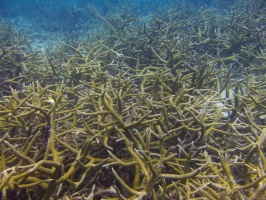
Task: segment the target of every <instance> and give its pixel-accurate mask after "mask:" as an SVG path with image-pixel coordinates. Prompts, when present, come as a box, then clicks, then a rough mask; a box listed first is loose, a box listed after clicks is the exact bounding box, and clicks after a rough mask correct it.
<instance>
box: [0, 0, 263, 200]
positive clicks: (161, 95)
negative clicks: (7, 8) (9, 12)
mask: <svg viewBox="0 0 266 200" xmlns="http://www.w3.org/2000/svg"><path fill="white" fill-rule="evenodd" d="M248 5H249V4H247V5H246V6H248ZM212 12H213V11H212V10H211V9H206V10H204V9H203V10H200V11H199V12H198V13H195V14H194V15H192V16H190V15H191V12H190V10H186V8H183V10H181V11H180V12H170V13H167V14H166V15H165V16H163V17H161V18H160V17H159V16H158V17H155V16H153V17H151V19H150V22H148V23H146V24H145V25H144V26H143V24H142V25H139V27H138V28H136V27H135V24H134V23H128V26H127V27H126V28H124V32H123V36H121V35H119V34H116V35H112V34H111V35H106V36H101V35H100V36H95V37H94V38H93V39H92V40H91V41H90V42H89V43H88V44H84V43H79V42H77V43H72V44H66V43H61V44H60V47H59V48H58V49H56V50H54V51H52V52H49V55H47V56H45V57H43V58H42V57H41V55H40V54H39V52H38V51H36V52H31V50H30V46H29V45H27V44H28V43H27V40H25V39H24V37H22V36H20V37H15V36H14V37H15V38H16V40H8V41H7V42H6V43H4V44H1V49H2V51H1V52H2V53H1V54H0V58H1V59H0V67H1V68H0V70H1V72H0V73H1V75H3V76H6V77H7V78H4V79H1V81H2V83H3V84H4V85H5V88H4V89H3V90H1V100H0V108H1V110H0V114H1V116H0V135H1V139H0V143H1V183H0V188H1V191H2V197H3V199H9V198H10V196H11V194H12V192H13V191H17V197H22V196H27V197H28V198H29V199H30V198H32V199H33V198H42V199H43V200H45V199H49V198H51V197H53V198H57V199H64V198H72V199H75V198H78V197H83V198H85V197H86V198H88V199H93V198H95V199H100V198H103V199H108V198H109V199H111V198H112V199H184V198H186V199H199V198H207V199H247V198H249V199H256V198H260V197H263V196H265V184H266V183H265V166H266V158H265V154H264V148H265V138H266V127H265V100H264V99H265V94H266V93H265V76H261V75H260V73H258V67H259V66H258V64H259V63H261V62H263V61H264V60H265V51H264V49H263V45H265V38H262V37H261V38H260V39H258V38H257V35H256V31H257V30H254V32H253V29H257V28H258V27H260V26H261V24H260V23H259V21H261V23H262V22H263V20H264V18H265V14H264V13H260V15H252V13H251V11H250V15H249V16H248V17H247V15H240V14H239V13H238V14H234V15H232V16H231V15H230V14H229V15H227V17H228V20H229V21H230V22H231V23H230V24H228V25H226V24H224V23H222V22H219V20H218V21H217V22H219V23H217V24H218V25H220V26H219V27H216V25H215V26H214V24H215V23H213V21H212V20H211V18H210V15H211V14H212ZM239 12H240V11H239ZM252 17H254V18H256V19H257V20H256V23H255V24H253V25H254V26H253V28H252V27H249V29H250V30H249V31H250V32H252V34H250V38H249V39H247V38H245V37H244V36H243V35H241V34H242V33H241V31H239V29H241V27H242V28H243V24H242V23H245V22H246V20H247V19H248V20H249V22H250V23H251V21H252V19H253V18H252ZM195 18H196V19H197V20H195ZM119 19H120V20H121V21H120V22H117V20H119ZM127 19H132V18H130V17H128V18H127ZM236 19H237V20H236ZM134 20H136V19H134ZM116 22H117V24H120V25H121V24H123V23H126V22H125V19H122V18H121V17H117V18H116ZM218 25H217V26H218ZM188 26H189V27H190V28H189V27H188ZM114 28H116V27H115V24H114ZM117 30H120V28H118V29H117ZM253 33H254V35H253ZM12 34H14V33H12V32H10V36H12ZM14 35H15V34H14ZM229 36H230V37H229ZM14 43H16V45H14ZM248 47H250V48H248ZM247 55H248V56H249V58H250V59H246V56H247ZM251 57H252V59H251ZM244 65H248V66H249V67H248V68H247V67H246V66H244ZM18 68H20V71H19V73H16V72H17V69H18ZM262 68H263V67H262ZM30 70H31V72H30ZM263 70H265V69H264V68H263ZM236 72H238V73H239V74H238V75H237V76H236V75H235V74H236ZM8 75H10V76H11V75H12V77H10V76H8ZM36 79H38V81H37V80H36ZM17 85H19V86H20V87H15V86H17Z"/></svg>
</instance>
